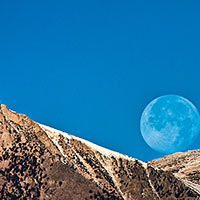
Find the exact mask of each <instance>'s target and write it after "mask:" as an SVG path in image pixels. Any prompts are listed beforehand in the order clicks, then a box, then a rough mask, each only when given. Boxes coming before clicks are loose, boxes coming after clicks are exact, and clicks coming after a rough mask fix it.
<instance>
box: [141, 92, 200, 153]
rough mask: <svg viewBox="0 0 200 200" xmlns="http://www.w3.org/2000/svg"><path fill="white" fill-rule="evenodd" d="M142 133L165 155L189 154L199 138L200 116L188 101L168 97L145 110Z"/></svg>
mask: <svg viewBox="0 0 200 200" xmlns="http://www.w3.org/2000/svg"><path fill="white" fill-rule="evenodd" d="M140 130H141V133H142V136H143V138H144V140H145V142H146V143H147V144H148V145H149V146H150V147H151V148H152V149H154V150H156V151H159V152H161V153H165V154H168V153H174V152H177V151H185V150H187V149H188V148H189V147H190V146H191V144H192V143H193V142H194V141H195V139H196V138H197V137H198V135H199V131H200V115H199V112H198V110H197V109H196V107H195V106H194V105H193V104H192V103H191V102H190V101H189V100H187V99H186V98H184V97H181V96H178V95H165V96H161V97H158V98H156V99H154V100H153V101H151V102H150V103H149V104H148V105H147V106H146V108H145V109H144V111H143V113H142V116H141V120H140Z"/></svg>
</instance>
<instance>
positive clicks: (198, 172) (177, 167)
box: [148, 149, 200, 194]
mask: <svg viewBox="0 0 200 200" xmlns="http://www.w3.org/2000/svg"><path fill="white" fill-rule="evenodd" d="M148 163H149V164H150V165H152V166H154V167H157V168H160V169H163V170H164V171H167V172H171V173H173V174H174V176H175V177H176V178H177V179H179V180H182V181H183V182H184V183H185V184H186V185H188V186H189V187H191V188H193V189H194V190H195V191H196V192H198V193H199V194H200V149H198V150H193V151H187V152H178V153H174V154H170V155H167V156H164V157H162V158H159V159H156V160H152V161H150V162H148Z"/></svg>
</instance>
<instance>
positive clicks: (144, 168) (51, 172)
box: [0, 104, 200, 200]
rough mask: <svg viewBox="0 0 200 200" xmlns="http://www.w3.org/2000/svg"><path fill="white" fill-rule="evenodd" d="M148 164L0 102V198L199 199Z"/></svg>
mask: <svg viewBox="0 0 200 200" xmlns="http://www.w3.org/2000/svg"><path fill="white" fill-rule="evenodd" d="M151 164H153V165H154V164H155V162H154V161H152V163H150V164H148V163H144V162H142V161H140V160H138V159H135V158H131V157H129V156H126V155H123V154H120V153H117V152H114V151H111V150H108V149H105V148H103V147H100V146H97V145H95V144H93V143H91V142H89V141H86V140H83V139H81V138H78V137H76V136H73V135H70V134H68V133H64V132H62V131H58V130H56V129H53V128H50V127H48V126H46V125H42V124H39V123H37V122H34V121H32V120H31V119H29V118H28V117H27V116H26V115H24V114H19V113H16V112H14V111H11V110H9V109H8V108H7V107H6V106H5V105H3V104H1V105H0V199H2V200H4V199H6V200H10V199H23V200H26V199H27V200H28V199H34V200H35V199H36V200H37V199H38V200H43V199H46V200H54V199H56V200H82V199H83V200H86V199H88V200H89V199H99V200H104V199H113V200H115V199H116V200H143V199H145V200H154V199H155V200H159V199H200V195H199V192H198V191H197V190H196V189H195V188H193V187H192V186H190V185H189V184H187V183H186V182H185V181H184V180H183V179H181V178H178V177H176V174H173V172H170V171H168V170H165V168H163V169H164V170H161V169H158V168H157V165H156V164H155V166H156V167H153V166H152V165H151ZM161 168H162V167H161Z"/></svg>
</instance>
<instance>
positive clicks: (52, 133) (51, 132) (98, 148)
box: [38, 123, 147, 168]
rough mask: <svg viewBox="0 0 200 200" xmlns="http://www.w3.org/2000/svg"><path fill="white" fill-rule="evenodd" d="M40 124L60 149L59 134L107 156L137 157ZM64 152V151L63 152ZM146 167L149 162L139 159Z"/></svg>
mask: <svg viewBox="0 0 200 200" xmlns="http://www.w3.org/2000/svg"><path fill="white" fill-rule="evenodd" d="M38 124H39V126H40V127H41V128H42V129H43V130H44V131H45V132H46V133H47V135H48V137H49V138H50V139H51V140H52V141H53V142H54V143H55V144H56V146H57V147H58V148H59V150H61V151H62V148H60V147H59V144H58V137H59V135H62V136H64V137H65V138H67V139H68V140H72V139H75V140H78V141H81V142H82V143H83V144H85V145H87V146H89V147H90V148H91V149H93V150H94V151H96V152H100V153H101V154H103V155H105V156H107V157H111V156H114V157H116V158H124V159H128V160H132V161H135V160H136V159H135V158H132V157H130V156H127V155H124V154H122V153H118V152H116V151H112V150H109V149H106V148H104V147H101V146H99V145H96V144H94V143H92V142H89V141H87V140H84V139H82V138H79V137H77V136H74V135H70V134H69V133H66V132H63V131H60V130H57V129H54V128H51V127H49V126H46V125H43V124H40V123H38ZM61 153H62V152H61ZM138 161H139V162H140V163H141V164H142V165H143V167H144V168H147V164H146V163H145V162H142V161H140V160H138Z"/></svg>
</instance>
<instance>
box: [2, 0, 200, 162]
mask: <svg viewBox="0 0 200 200" xmlns="http://www.w3.org/2000/svg"><path fill="white" fill-rule="evenodd" d="M199 10H200V3H199V1H184V0H177V1H174V0H173V1H172V0H168V1H160V0H157V1H154V0H152V1H147V0H146V1H144V0H134V1H133V0H128V1H122V0H90V1H87V0H86V1H82V0H73V1H67V0H65V1H64V0H60V1H52V0H48V1H47V0H46V1H45V0H40V1H38V0H34V1H27V0H24V1H22V0H18V1H13V0H11V1H6V0H1V1H0V85H1V90H0V99H1V102H2V103H4V104H6V105H7V106H8V107H9V108H11V109H12V110H15V111H17V112H21V113H25V114H27V115H28V116H29V117H30V118H32V119H33V120H35V121H38V122H40V123H43V124H46V125H49V126H52V127H54V128H57V129H61V130H63V131H66V132H69V133H71V134H74V135H76V136H79V137H81V138H84V139H87V140H89V141H92V142H94V143H96V144H99V145H101V146H104V147H106V148H109V149H112V150H115V151H119V152H121V153H124V154H128V155H130V156H133V157H136V158H139V159H141V160H144V161H146V160H151V159H153V158H158V157H160V156H163V154H160V153H158V152H155V151H154V150H152V149H151V148H150V147H148V146H147V145H146V143H145V142H144V140H143V138H142V136H141V133H140V129H139V122H140V117H141V113H142V111H143V109H144V108H145V106H146V105H147V104H148V103H149V102H150V101H151V100H152V99H154V98H156V97H158V96H160V95H165V94H177V95H181V96H184V97H186V98H188V99H189V100H190V101H191V102H193V103H194V105H196V107H197V108H198V109H200V83H199V82H200V24H199V20H200V12H199ZM195 148H200V140H199V139H198V140H197V141H196V143H195V144H194V145H193V146H192V147H191V149H195Z"/></svg>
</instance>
